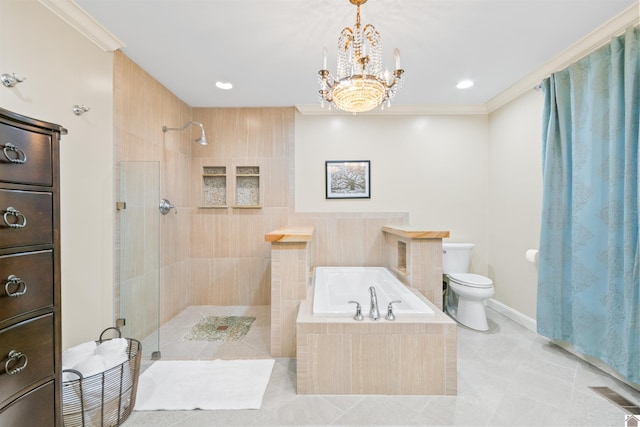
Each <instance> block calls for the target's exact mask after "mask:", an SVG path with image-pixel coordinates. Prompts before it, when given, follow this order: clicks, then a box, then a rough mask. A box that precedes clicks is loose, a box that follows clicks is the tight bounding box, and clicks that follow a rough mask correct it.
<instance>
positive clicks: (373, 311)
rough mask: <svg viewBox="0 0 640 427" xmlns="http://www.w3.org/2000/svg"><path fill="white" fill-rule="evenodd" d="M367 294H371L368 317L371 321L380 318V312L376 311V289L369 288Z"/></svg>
mask: <svg viewBox="0 0 640 427" xmlns="http://www.w3.org/2000/svg"><path fill="white" fill-rule="evenodd" d="M369 293H370V294H371V308H370V309H369V317H370V318H372V319H373V320H378V319H379V318H380V311H379V310H378V297H377V296H376V288H374V287H373V286H370V287H369Z"/></svg>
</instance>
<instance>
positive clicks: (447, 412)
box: [125, 307, 640, 427]
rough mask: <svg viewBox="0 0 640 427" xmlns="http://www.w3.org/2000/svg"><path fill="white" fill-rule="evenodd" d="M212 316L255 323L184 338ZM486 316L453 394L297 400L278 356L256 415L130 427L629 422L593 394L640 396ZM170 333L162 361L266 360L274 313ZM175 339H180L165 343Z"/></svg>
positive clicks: (180, 416) (465, 348)
mask: <svg viewBox="0 0 640 427" xmlns="http://www.w3.org/2000/svg"><path fill="white" fill-rule="evenodd" d="M206 316H255V317H256V321H255V322H254V324H253V326H252V327H251V329H250V331H249V333H248V334H247V336H246V337H245V338H244V339H243V340H241V341H238V342H225V343H221V342H204V343H200V344H199V345H196V344H195V342H190V341H182V339H181V337H182V336H184V335H185V334H186V333H187V332H188V330H189V329H190V328H191V327H193V325H194V324H195V323H196V322H197V321H198V320H200V319H201V318H202V317H206ZM488 316H489V326H490V330H489V331H488V332H486V333H479V332H476V331H472V330H469V329H467V328H465V327H462V326H459V327H458V396H455V397H454V396H298V395H296V391H295V385H296V367H295V360H294V359H276V364H275V366H274V369H273V373H272V375H271V380H270V382H269V385H268V386H267V390H266V393H265V396H264V399H263V402H262V408H261V409H259V410H244V411H149V412H136V411H134V412H133V414H132V415H131V417H130V418H129V420H127V422H126V423H125V427H136V426H154V427H165V426H166V427H169V426H171V427H178V426H179V427H201V426H203V427H204V426H249V425H254V426H284V425H289V426H291V425H298V426H327V425H333V426H358V425H360V426H363V425H366V426H371V425H387V426H409V425H421V426H594V427H595V426H597V427H608V426H615V427H621V426H624V425H625V424H624V422H625V412H623V411H622V410H621V409H619V408H618V407H617V406H615V405H614V404H612V403H610V402H609V401H607V400H606V399H605V398H603V397H602V396H600V395H598V394H597V393H594V392H593V391H592V390H591V389H589V387H590V386H606V387H610V388H611V389H613V390H615V391H617V392H618V393H620V394H622V395H623V396H625V397H626V398H628V399H629V400H631V401H633V402H635V403H636V404H637V403H639V402H640V392H638V391H636V390H634V389H632V388H630V387H628V386H627V385H625V384H623V383H621V382H619V381H617V380H615V379H614V378H612V377H610V376H609V375H607V374H605V373H603V372H602V371H600V370H598V369H596V368H594V367H592V366H591V365H589V364H587V363H585V362H583V361H581V360H579V359H577V358H576V357H574V356H573V355H571V354H569V353H567V352H565V351H564V350H562V349H560V348H559V347H557V346H555V345H553V344H550V343H549V342H548V340H546V339H544V338H542V337H540V336H538V335H536V334H535V333H533V332H531V331H529V330H527V329H525V328H524V327H522V326H520V325H518V324H517V323H514V322H513V321H511V320H509V319H507V318H506V317H504V316H502V315H501V314H499V313H496V312H495V311H493V310H490V309H489V310H488ZM165 326H166V330H163V331H161V338H162V339H163V342H164V343H165V344H163V346H162V348H161V350H162V358H163V360H165V359H167V358H168V357H169V356H171V357H172V358H176V359H179V358H192V359H207V358H262V357H264V358H268V357H270V356H269V307H189V308H188V309H187V310H185V311H184V312H182V313H181V314H180V315H178V316H176V319H173V320H172V321H171V322H169V323H168V324H167V325H165ZM163 328H165V327H163ZM171 337H173V339H174V340H176V341H175V342H169V341H168V340H169V339H170V338H171ZM147 363H148V362H147Z"/></svg>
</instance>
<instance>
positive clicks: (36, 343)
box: [0, 314, 54, 406]
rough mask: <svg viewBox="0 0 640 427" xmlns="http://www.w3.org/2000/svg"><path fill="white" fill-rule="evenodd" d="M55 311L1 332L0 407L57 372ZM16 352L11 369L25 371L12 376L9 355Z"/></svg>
mask: <svg viewBox="0 0 640 427" xmlns="http://www.w3.org/2000/svg"><path fill="white" fill-rule="evenodd" d="M53 328H54V325H53V314H46V315H43V316H39V317H36V318H34V319H29V320H26V321H24V322H21V323H18V324H17V325H14V326H10V327H8V328H5V329H3V330H2V331H0V406H4V405H5V404H7V403H8V401H7V400H9V399H10V398H12V397H16V396H15V395H16V394H17V393H19V392H20V391H21V390H23V389H25V388H26V387H29V386H30V385H33V384H35V383H37V382H38V381H41V380H43V379H45V378H47V377H49V376H51V377H53V374H54V360H53V357H54V344H53V331H54V329H53ZM12 351H15V352H19V353H21V354H22V356H19V357H18V356H17V355H15V353H14V355H15V356H14V359H15V360H14V361H13V362H9V364H8V365H7V366H8V368H9V371H11V370H13V369H17V368H20V367H21V366H23V365H24V364H25V363H26V368H24V370H22V371H20V372H18V373H15V374H13V375H9V374H7V373H6V372H5V364H6V363H7V362H8V361H9V359H10V357H9V354H10V353H11V352H12Z"/></svg>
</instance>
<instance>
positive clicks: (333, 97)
mask: <svg viewBox="0 0 640 427" xmlns="http://www.w3.org/2000/svg"><path fill="white" fill-rule="evenodd" d="M349 1H350V2H351V3H352V4H354V5H356V7H357V12H356V23H355V25H354V26H353V28H350V27H346V28H344V29H343V30H342V32H341V33H340V37H339V38H338V55H337V59H338V60H337V70H336V75H335V77H334V76H332V75H331V73H330V72H329V70H328V69H327V52H326V48H325V50H324V52H323V64H322V66H323V68H322V69H321V70H320V71H318V75H319V81H320V91H319V92H320V98H321V100H320V102H321V104H322V105H323V106H324V103H325V102H328V103H329V106H330V107H331V106H334V107H336V108H338V109H340V110H344V111H348V112H352V113H362V112H365V111H370V110H373V109H374V108H376V107H378V106H380V105H382V108H384V106H385V104H386V105H387V106H389V105H390V103H391V99H392V98H393V97H394V96H395V94H396V92H397V89H398V86H399V84H400V82H401V79H402V75H403V73H404V70H403V69H401V68H400V52H399V51H398V49H395V50H394V56H395V62H396V63H395V66H396V69H395V71H393V72H392V73H389V72H385V71H383V65H382V43H381V39H380V33H378V31H377V30H376V29H375V27H374V26H373V25H371V24H366V25H364V26H362V24H361V22H360V6H361V5H362V4H364V3H365V2H366V1H367V0H349Z"/></svg>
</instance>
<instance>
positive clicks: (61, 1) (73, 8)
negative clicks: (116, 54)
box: [38, 0, 125, 52]
mask: <svg viewBox="0 0 640 427" xmlns="http://www.w3.org/2000/svg"><path fill="white" fill-rule="evenodd" d="M38 1H39V2H40V4H42V5H43V6H44V7H46V8H47V9H49V10H50V11H51V12H53V13H55V14H56V15H58V16H59V17H60V18H62V20H64V21H65V22H66V23H67V24H69V25H71V26H72V27H73V28H75V29H76V30H78V31H79V32H80V33H81V34H82V35H83V36H85V37H86V38H88V39H89V40H91V41H92V42H94V43H95V44H96V45H98V46H99V47H100V48H101V49H103V50H104V51H106V52H112V51H114V50H118V49H121V48H123V47H124V46H125V44H124V43H123V42H122V41H121V40H120V39H118V38H117V37H116V36H114V35H113V34H111V32H110V31H109V30H107V29H106V28H105V27H103V26H102V24H100V23H99V22H98V21H96V20H95V19H93V17H92V16H91V15H89V14H88V13H87V12H85V11H84V9H82V8H81V7H80V6H78V4H77V3H76V2H75V1H74V0H38Z"/></svg>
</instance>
